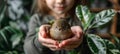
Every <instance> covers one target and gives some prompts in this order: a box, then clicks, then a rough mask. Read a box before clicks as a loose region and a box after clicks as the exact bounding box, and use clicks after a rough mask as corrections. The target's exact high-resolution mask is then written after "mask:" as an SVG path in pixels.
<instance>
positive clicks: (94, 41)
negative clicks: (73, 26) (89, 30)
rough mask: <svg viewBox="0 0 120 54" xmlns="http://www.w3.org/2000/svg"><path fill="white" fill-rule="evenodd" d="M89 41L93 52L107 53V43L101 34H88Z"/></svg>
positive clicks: (98, 53) (95, 53) (96, 53)
mask: <svg viewBox="0 0 120 54" xmlns="http://www.w3.org/2000/svg"><path fill="white" fill-rule="evenodd" d="M87 43H88V46H89V48H90V50H91V52H92V53H93V54H107V53H106V52H107V50H106V45H105V43H104V41H103V39H101V38H100V37H99V36H97V35H94V34H88V35H87Z"/></svg>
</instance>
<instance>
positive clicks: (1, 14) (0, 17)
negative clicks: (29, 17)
mask: <svg viewBox="0 0 120 54" xmlns="http://www.w3.org/2000/svg"><path fill="white" fill-rule="evenodd" d="M6 9H7V7H6V6H4V7H3V9H2V11H1V12H0V26H1V23H2V20H3V19H4V17H5V11H6Z"/></svg>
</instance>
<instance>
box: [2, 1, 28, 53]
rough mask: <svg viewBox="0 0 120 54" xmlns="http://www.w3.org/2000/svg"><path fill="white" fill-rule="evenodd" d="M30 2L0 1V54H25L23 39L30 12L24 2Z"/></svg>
mask: <svg viewBox="0 0 120 54" xmlns="http://www.w3.org/2000/svg"><path fill="white" fill-rule="evenodd" d="M22 1H26V2H27V3H25V2H22ZM28 3H29V1H27V0H2V1H1V2H0V54H24V52H23V41H24V40H23V39H24V36H25V32H26V30H27V22H28V20H29V18H30V14H29V12H28V11H27V10H26V9H24V8H23V4H24V5H27V4H28Z"/></svg>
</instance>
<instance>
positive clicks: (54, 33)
mask: <svg viewBox="0 0 120 54" xmlns="http://www.w3.org/2000/svg"><path fill="white" fill-rule="evenodd" d="M50 36H51V38H53V39H55V40H59V41H61V40H65V39H68V38H70V37H72V31H71V26H70V24H69V23H68V22H67V21H66V19H64V18H60V19H57V20H55V21H54V23H53V24H52V26H51V28H50Z"/></svg>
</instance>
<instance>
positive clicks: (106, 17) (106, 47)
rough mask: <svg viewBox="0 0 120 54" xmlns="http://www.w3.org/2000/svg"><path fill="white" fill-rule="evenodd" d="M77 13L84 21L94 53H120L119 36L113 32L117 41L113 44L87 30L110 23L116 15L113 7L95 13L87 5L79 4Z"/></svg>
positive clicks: (87, 37) (88, 42) (90, 46)
mask: <svg viewBox="0 0 120 54" xmlns="http://www.w3.org/2000/svg"><path fill="white" fill-rule="evenodd" d="M76 15H77V17H78V19H79V20H80V21H81V23H82V26H83V32H84V33H85V36H86V38H85V39H86V40H87V45H88V47H89V49H90V51H91V52H92V54H120V47H119V45H120V40H119V39H118V38H117V37H115V36H114V35H112V34H111V36H112V37H113V38H114V39H115V41H116V43H115V44H113V43H112V42H110V41H109V40H105V39H102V38H101V37H100V36H98V35H95V34H90V33H88V32H87V31H88V30H89V29H91V28H98V27H101V26H102V25H104V24H106V23H108V22H109V21H110V20H111V19H112V18H113V16H114V15H115V11H114V10H113V9H108V10H103V11H101V12H99V13H97V14H94V15H93V14H92V13H91V12H90V10H89V9H88V8H87V7H86V6H82V5H79V6H77V8H76ZM83 48H84V47H83Z"/></svg>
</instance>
